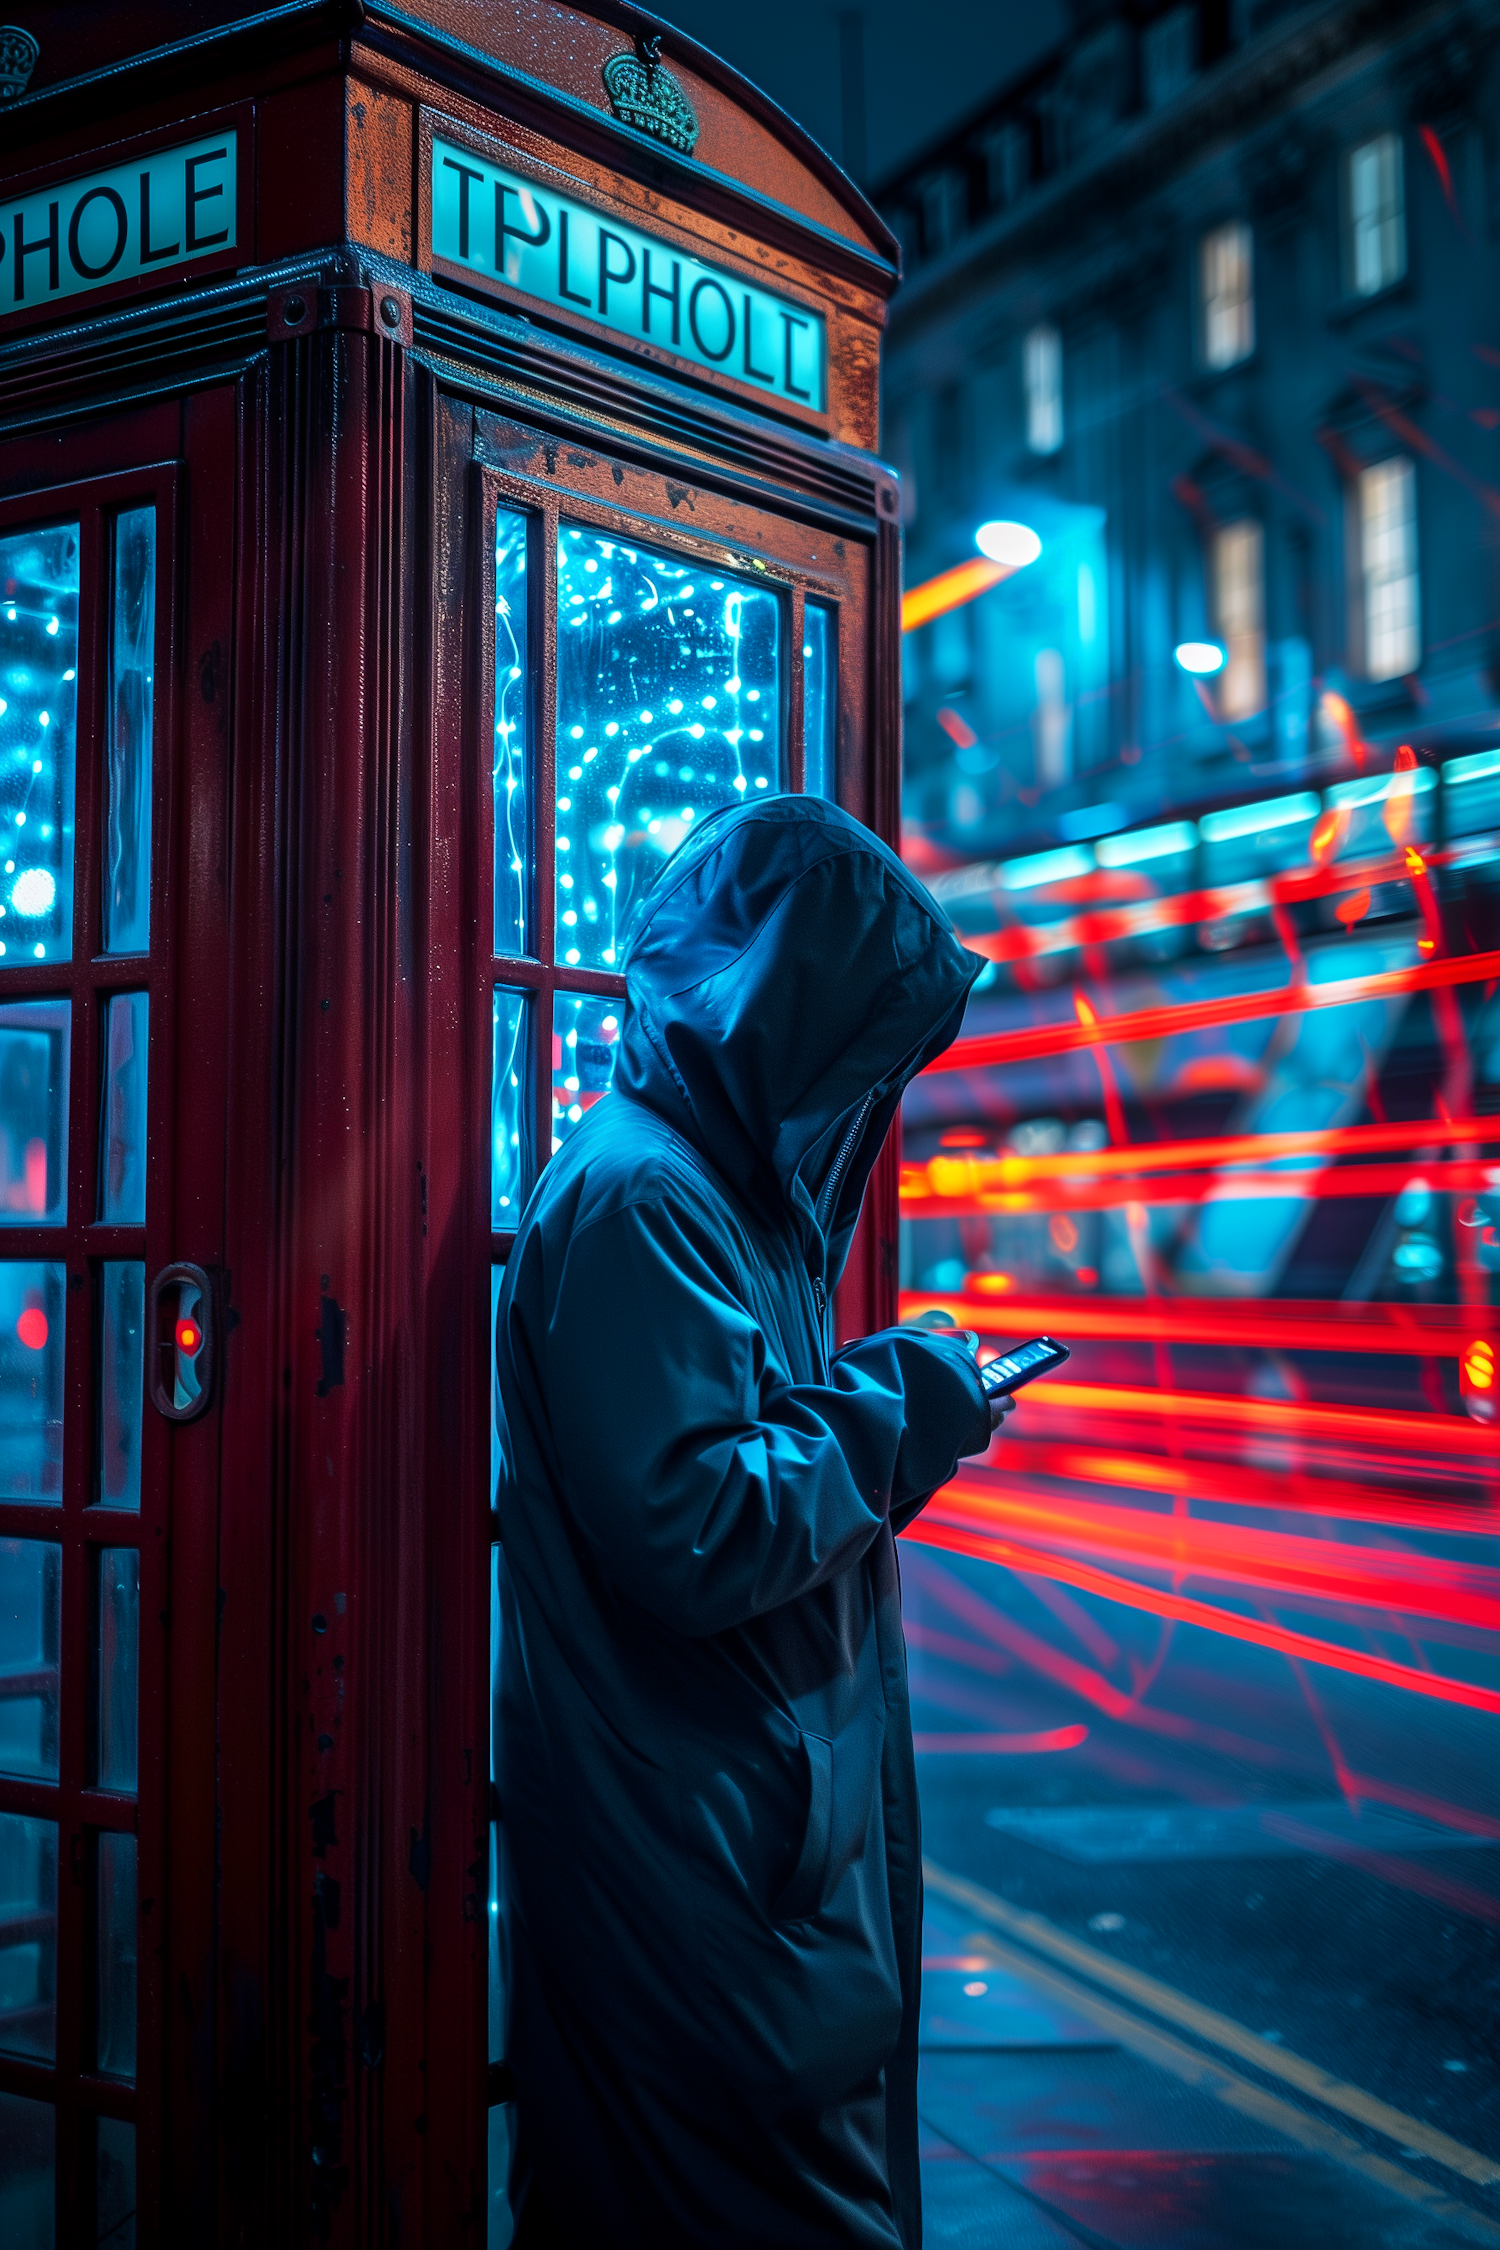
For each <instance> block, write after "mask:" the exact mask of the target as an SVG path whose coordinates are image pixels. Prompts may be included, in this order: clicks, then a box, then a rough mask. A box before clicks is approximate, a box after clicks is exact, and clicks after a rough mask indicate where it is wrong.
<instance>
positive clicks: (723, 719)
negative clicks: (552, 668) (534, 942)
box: [556, 524, 781, 969]
mask: <svg viewBox="0 0 1500 2250" xmlns="http://www.w3.org/2000/svg"><path fill="white" fill-rule="evenodd" d="M780 776H781V603H780V600H779V598H778V597H777V595H776V594H775V593H774V592H773V591H772V590H771V589H770V588H769V587H765V586H753V585H748V584H746V582H745V581H744V580H743V579H739V578H731V577H729V576H727V575H726V574H725V573H724V572H722V571H720V570H718V569H715V568H712V567H711V566H709V565H706V564H700V563H696V562H695V563H681V562H676V561H674V560H673V559H672V557H671V556H669V555H663V554H658V553H655V552H653V551H652V550H651V549H650V548H647V547H637V546H635V545H633V544H628V543H627V542H625V541H624V540H620V539H606V538H605V537H603V535H602V534H600V533H598V532H593V531H584V530H581V529H580V528H579V527H578V526H577V525H572V524H565V525H564V526H563V527H562V530H561V532H560V534H559V537H558V546H557V939H556V950H557V958H558V960H559V961H562V962H565V963H567V964H569V965H570V966H571V965H573V964H575V963H581V964H582V965H583V966H584V967H586V968H592V969H614V968H618V967H619V966H620V964H621V962H622V960H623V940H624V935H625V929H626V925H627V922H628V919H629V914H630V908H631V906H632V905H633V903H634V901H635V900H636V899H637V898H638V897H639V896H640V894H641V892H642V891H644V890H645V888H646V886H647V885H648V884H649V882H650V881H651V878H652V876H653V875H654V874H655V873H656V870H657V869H658V868H659V867H660V865H661V863H662V861H663V860H664V859H665V858H666V857H667V856H668V854H669V853H671V852H674V851H675V850H676V849H677V846H678V845H679V844H680V843H681V842H682V840H683V838H684V837H685V836H686V835H688V834H689V833H690V832H691V829H692V826H693V823H694V822H695V821H699V820H702V818H703V816H704V815H705V813H710V812H712V811H714V810H715V809H716V807H718V806H720V805H734V804H742V803H744V802H745V800H746V799H747V798H752V797H754V796H756V795H757V794H758V793H760V792H762V791H767V790H773V789H775V788H777V787H778V786H779V784H780Z"/></svg>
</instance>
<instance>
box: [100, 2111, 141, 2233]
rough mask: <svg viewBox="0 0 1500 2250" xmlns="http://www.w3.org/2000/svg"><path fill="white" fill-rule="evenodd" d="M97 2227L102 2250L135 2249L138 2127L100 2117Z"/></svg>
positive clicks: (110, 2118)
mask: <svg viewBox="0 0 1500 2250" xmlns="http://www.w3.org/2000/svg"><path fill="white" fill-rule="evenodd" d="M94 2229H95V2238H96V2240H97V2243H98V2246H99V2250H135V2127H134V2126H133V2125H128V2124H127V2123H126V2121H125V2119H124V2118H123V2117H101V2118H99V2119H97V2120H96V2138H95V2142H94Z"/></svg>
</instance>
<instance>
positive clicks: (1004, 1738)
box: [912, 1726, 1500, 1966]
mask: <svg viewBox="0 0 1500 2250" xmlns="http://www.w3.org/2000/svg"><path fill="white" fill-rule="evenodd" d="M1088 1738H1089V1730H1088V1728H1087V1727H1086V1726H1071V1727H1049V1728H1048V1729H1047V1730H1046V1731H1045V1732H1044V1733H1042V1734H914V1735H913V1736H912V1742H913V1744H914V1745H915V1747H916V1748H917V1749H918V1750H921V1751H924V1752H925V1753H926V1754H927V1755H928V1756H931V1754H932V1753H933V1752H934V1751H944V1750H949V1751H967V1752H968V1753H969V1755H970V1756H971V1757H989V1758H996V1757H998V1758H1015V1757H1026V1756H1030V1755H1034V1754H1035V1753H1036V1752H1038V1751H1047V1750H1076V1749H1077V1748H1078V1745H1079V1744H1080V1743H1081V1742H1087V1740H1088ZM1497 1912H1500V1909H1497ZM981 1966H983V1964H982V1963H981Z"/></svg>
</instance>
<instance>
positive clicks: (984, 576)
mask: <svg viewBox="0 0 1500 2250" xmlns="http://www.w3.org/2000/svg"><path fill="white" fill-rule="evenodd" d="M1016 568H1017V565H1016V564H1014V563H997V562H990V561H989V560H988V558H987V557H986V556H984V555H976V556H975V557H974V559H973V560H972V562H961V563H959V564H957V565H956V566H955V567H954V568H953V569H952V570H943V571H939V573H938V575H937V577H936V578H928V579H925V580H924V581H923V583H922V584H921V585H920V586H913V587H912V588H911V590H910V592H909V593H905V594H903V595H902V597H901V630H902V632H903V633H914V632H915V631H916V629H917V627H918V626H919V625H930V624H931V622H932V620H933V618H934V617H944V616H946V615H947V613H948V611H949V610H950V609H961V608H962V607H963V605H964V603H965V602H971V601H973V600H974V599H975V598H976V596H978V595H980V594H987V593H988V592H989V590H990V588H991V587H992V586H998V585H999V584H1000V581H1001V580H1002V579H1003V578H1013V577H1014V576H1015V574H1016Z"/></svg>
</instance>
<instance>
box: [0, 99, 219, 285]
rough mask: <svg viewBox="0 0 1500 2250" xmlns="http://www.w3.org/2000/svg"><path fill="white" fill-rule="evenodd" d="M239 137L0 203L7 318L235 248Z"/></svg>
mask: <svg viewBox="0 0 1500 2250" xmlns="http://www.w3.org/2000/svg"><path fill="white" fill-rule="evenodd" d="M235 143H236V135H235V133H234V132H233V131H232V130H229V131H226V132H221V133H214V134H211V135H210V136H209V138H208V139H207V140H200V141H188V142H187V143H185V144H184V145H182V146H179V147H177V148H162V149H155V150H153V151H152V153H151V154H150V155H149V156H140V157H137V158H135V159H134V160H133V161H132V162H131V163H128V164H116V165H114V166H112V167H111V169H110V170H109V171H107V172H86V173H84V174H83V176H82V177H81V178H79V179H76V180H60V181H55V182H54V183H53V184H52V185H51V186H50V187H44V188H38V189H37V190H36V192H35V193H34V194H31V195H27V196H23V197H22V198H21V199H20V200H19V201H17V202H11V203H5V204H0V315H4V314H5V313H10V312H16V311H25V310H29V309H31V308H33V307H35V306H38V305H46V304H51V303H54V302H55V301H56V300H57V299H59V298H62V297H76V296H78V295H80V294H81V293H82V292H83V291H84V290H86V289H103V288H106V287H110V286H113V284H115V283H116V282H121V281H136V280H139V279H140V278H141V277H142V276H145V275H150V274H155V273H162V274H172V273H176V272H177V271H178V270H179V269H180V268H181V267H183V266H187V265H192V264H194V263H195V262H196V261H197V260H198V259H200V258H207V257H219V256H222V254H223V252H224V251H225V250H231V249H233V248H234V246H235V239H236V238H235V221H236V213H235Z"/></svg>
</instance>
